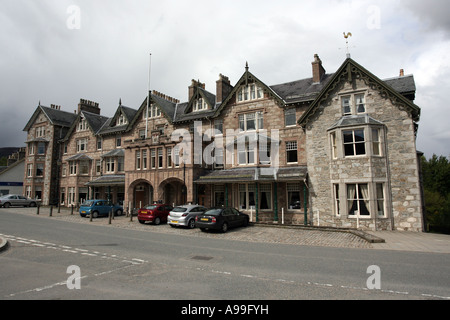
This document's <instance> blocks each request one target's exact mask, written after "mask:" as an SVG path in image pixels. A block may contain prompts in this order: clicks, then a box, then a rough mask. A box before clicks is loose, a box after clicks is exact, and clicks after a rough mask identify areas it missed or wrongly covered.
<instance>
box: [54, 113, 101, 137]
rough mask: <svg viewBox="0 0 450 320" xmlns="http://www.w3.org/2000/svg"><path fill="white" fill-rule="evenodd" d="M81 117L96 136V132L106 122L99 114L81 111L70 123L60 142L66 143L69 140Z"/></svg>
mask: <svg viewBox="0 0 450 320" xmlns="http://www.w3.org/2000/svg"><path fill="white" fill-rule="evenodd" d="M83 117H84V119H86V122H87V124H88V127H89V130H91V132H92V133H93V134H94V135H97V133H98V131H99V130H100V129H101V128H102V126H103V125H104V124H105V122H107V121H108V118H107V117H104V116H101V115H99V114H95V113H91V112H88V111H81V113H80V114H78V115H76V118H75V119H74V121H73V122H72V125H71V126H70V129H69V131H67V133H66V135H65V137H64V138H63V139H61V141H67V140H69V139H70V137H71V135H72V133H73V132H74V131H75V130H76V128H77V125H78V123H79V122H80V120H81V118H83Z"/></svg>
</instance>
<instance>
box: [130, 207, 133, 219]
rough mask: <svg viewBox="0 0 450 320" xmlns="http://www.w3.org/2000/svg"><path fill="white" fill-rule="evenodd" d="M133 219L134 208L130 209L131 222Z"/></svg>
mask: <svg viewBox="0 0 450 320" xmlns="http://www.w3.org/2000/svg"><path fill="white" fill-rule="evenodd" d="M132 221H133V209H130V222H132Z"/></svg>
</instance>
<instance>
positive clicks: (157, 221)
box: [153, 217, 161, 225]
mask: <svg viewBox="0 0 450 320" xmlns="http://www.w3.org/2000/svg"><path fill="white" fill-rule="evenodd" d="M153 223H154V224H155V225H158V224H160V223H161V219H160V218H159V217H156V218H155V220H154V221H153Z"/></svg>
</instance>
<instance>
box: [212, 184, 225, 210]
mask: <svg viewBox="0 0 450 320" xmlns="http://www.w3.org/2000/svg"><path fill="white" fill-rule="evenodd" d="M214 204H215V205H216V206H224V205H225V186H224V185H215V186H214Z"/></svg>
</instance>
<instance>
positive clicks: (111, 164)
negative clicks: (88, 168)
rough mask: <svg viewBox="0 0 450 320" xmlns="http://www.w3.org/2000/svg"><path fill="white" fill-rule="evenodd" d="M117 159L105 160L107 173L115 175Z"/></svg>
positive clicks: (109, 158)
mask: <svg viewBox="0 0 450 320" xmlns="http://www.w3.org/2000/svg"><path fill="white" fill-rule="evenodd" d="M115 162H116V161H115V159H114V158H113V157H108V158H106V159H105V166H106V170H105V172H106V173H114V172H115Z"/></svg>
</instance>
